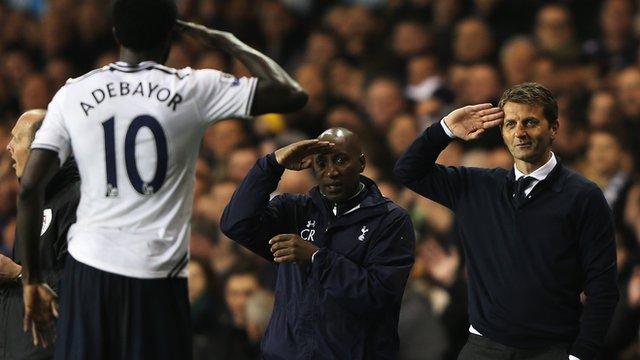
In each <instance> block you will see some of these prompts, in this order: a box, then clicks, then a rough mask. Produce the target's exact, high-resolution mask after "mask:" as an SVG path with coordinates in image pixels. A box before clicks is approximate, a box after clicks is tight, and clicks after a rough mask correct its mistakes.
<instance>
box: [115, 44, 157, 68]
mask: <svg viewBox="0 0 640 360" xmlns="http://www.w3.org/2000/svg"><path fill="white" fill-rule="evenodd" d="M165 59H166V57H165V52H164V51H163V50H149V51H135V50H131V49H128V48H126V47H124V46H122V47H120V57H119V59H118V60H120V61H123V62H126V63H127V64H131V65H135V64H139V63H141V62H143V61H154V62H157V63H159V64H163V63H164V61H165Z"/></svg>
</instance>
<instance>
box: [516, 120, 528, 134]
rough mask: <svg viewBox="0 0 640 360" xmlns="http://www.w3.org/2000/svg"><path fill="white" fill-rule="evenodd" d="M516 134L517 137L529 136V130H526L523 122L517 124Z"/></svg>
mask: <svg viewBox="0 0 640 360" xmlns="http://www.w3.org/2000/svg"><path fill="white" fill-rule="evenodd" d="M515 135H516V136H517V137H525V136H527V131H526V130H525V128H524V125H522V124H521V123H518V124H517V125H516V132H515Z"/></svg>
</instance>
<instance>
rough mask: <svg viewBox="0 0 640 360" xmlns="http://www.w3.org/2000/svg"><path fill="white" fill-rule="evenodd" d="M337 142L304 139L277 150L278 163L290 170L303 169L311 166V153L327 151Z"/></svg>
mask: <svg viewBox="0 0 640 360" xmlns="http://www.w3.org/2000/svg"><path fill="white" fill-rule="evenodd" d="M334 146H335V144H334V143H333V142H330V141H322V140H318V139H312V140H302V141H298V142H295V143H293V144H290V145H287V146H285V147H283V148H280V149H278V150H276V151H275V157H276V161H277V162H278V164H280V165H282V166H284V167H285V168H287V169H289V170H303V169H307V168H309V167H311V163H312V161H313V159H311V158H310V156H311V155H316V154H322V153H327V152H329V151H331V149H333V147H334Z"/></svg>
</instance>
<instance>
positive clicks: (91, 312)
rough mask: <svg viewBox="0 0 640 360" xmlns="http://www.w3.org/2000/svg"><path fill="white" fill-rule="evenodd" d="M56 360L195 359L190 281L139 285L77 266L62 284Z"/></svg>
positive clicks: (70, 262) (71, 265)
mask: <svg viewBox="0 0 640 360" xmlns="http://www.w3.org/2000/svg"><path fill="white" fill-rule="evenodd" d="M57 336H58V339H57V343H56V348H55V359H58V360H84V359H91V360H125V359H126V360H146V359H153V360H156V359H167V360H169V359H187V360H188V359H191V357H192V355H191V353H192V344H191V317H190V314H189V299H188V297H187V279H176V278H167V279H136V278H130V277H126V276H121V275H116V274H113V273H109V272H105V271H101V270H98V269H96V268H93V267H91V266H88V265H85V264H82V263H80V262H78V261H76V260H75V259H74V258H73V257H71V256H70V255H69V256H67V259H66V261H65V269H64V273H63V277H62V281H61V284H60V318H59V319H58V327H57Z"/></svg>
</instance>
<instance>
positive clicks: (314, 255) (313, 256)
mask: <svg viewBox="0 0 640 360" xmlns="http://www.w3.org/2000/svg"><path fill="white" fill-rule="evenodd" d="M318 251H320V250H316V252H314V253H313V254H311V263H312V264H313V259H314V258H315V257H316V254H317V253H318Z"/></svg>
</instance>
